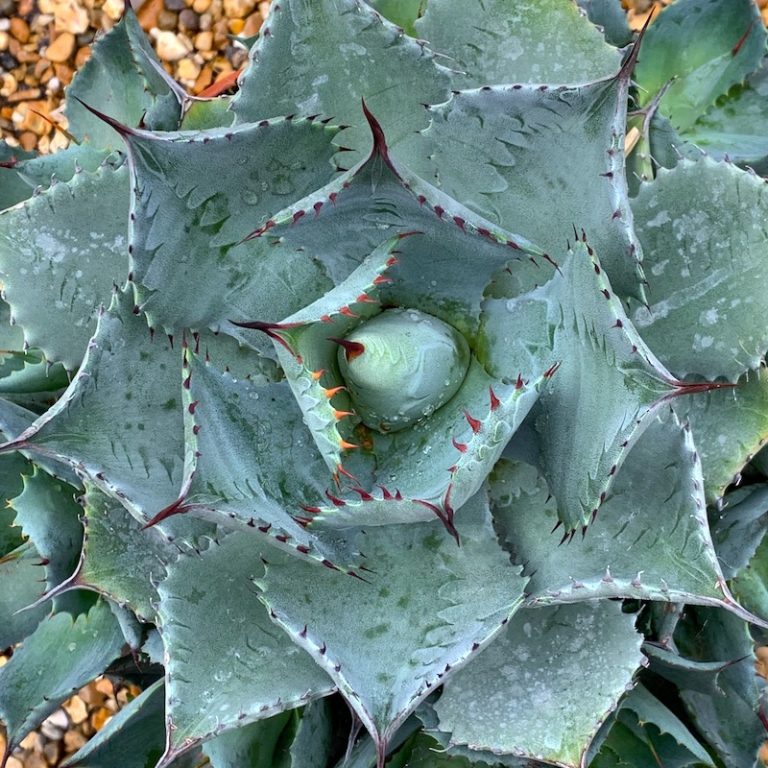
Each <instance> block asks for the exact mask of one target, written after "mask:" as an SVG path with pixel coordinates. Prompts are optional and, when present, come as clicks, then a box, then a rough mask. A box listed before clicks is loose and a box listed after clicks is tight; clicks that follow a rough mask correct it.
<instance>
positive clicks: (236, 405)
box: [169, 352, 360, 567]
mask: <svg viewBox="0 0 768 768" xmlns="http://www.w3.org/2000/svg"><path fill="white" fill-rule="evenodd" d="M185 366H186V367H185V375H186V378H185V382H184V398H185V402H186V403H187V409H186V416H185V418H186V431H187V441H186V449H187V459H186V465H185V471H184V482H183V486H182V492H181V495H180V497H179V502H178V503H177V504H175V505H173V506H172V507H171V508H170V510H169V511H176V512H188V513H189V514H190V515H195V516H198V517H202V518H205V519H206V520H209V521H211V522H213V523H217V524H219V525H221V526H222V527H224V528H235V529H239V530H240V531H242V532H244V533H245V534H246V535H248V536H250V537H253V546H255V547H257V548H258V546H260V544H259V539H261V540H262V542H264V541H269V542H270V543H271V544H274V545H276V546H278V547H281V548H285V549H287V550H289V551H290V552H292V553H293V554H300V555H302V556H306V557H310V558H312V559H314V560H317V561H319V562H322V563H324V564H325V565H328V566H329V567H331V566H336V567H341V566H347V567H349V566H351V565H352V564H353V563H356V562H357V561H358V560H359V558H360V556H359V554H358V553H357V552H356V550H353V549H352V546H351V545H350V543H349V542H350V541H351V542H354V540H355V536H354V535H352V536H351V537H346V536H344V535H329V536H327V537H323V536H315V535H312V534H310V533H308V532H307V531H305V530H304V528H303V527H302V526H301V525H299V523H298V522H296V520H295V519H294V516H297V515H303V514H304V512H303V510H302V507H303V505H306V504H307V503H308V502H309V501H310V500H312V499H314V498H317V497H318V496H319V495H320V494H321V493H322V490H323V489H324V488H325V487H326V486H327V485H328V484H329V483H330V482H331V475H330V472H329V471H328V469H327V467H326V466H325V463H324V462H323V460H322V458H321V456H320V454H319V453H318V452H317V450H316V449H315V446H314V444H313V443H312V439H311V436H310V434H309V432H308V430H307V427H306V425H305V424H304V422H303V421H302V418H301V411H300V410H299V408H298V406H297V404H296V401H295V399H294V398H293V395H292V394H291V392H290V388H289V387H288V384H287V383H286V382H285V381H282V382H277V383H266V384H258V383H256V382H253V381H249V380H245V379H244V380H240V379H235V378H234V377H232V376H230V375H229V374H226V373H221V372H219V371H218V370H216V368H215V367H214V366H213V365H210V364H208V363H205V362H203V361H202V360H200V358H199V357H198V356H197V355H193V354H191V353H190V352H188V353H187V355H186V357H185ZM288 455H290V456H292V461H291V462H290V463H286V462H285V461H284V457H285V456H288ZM175 519H178V518H175Z"/></svg>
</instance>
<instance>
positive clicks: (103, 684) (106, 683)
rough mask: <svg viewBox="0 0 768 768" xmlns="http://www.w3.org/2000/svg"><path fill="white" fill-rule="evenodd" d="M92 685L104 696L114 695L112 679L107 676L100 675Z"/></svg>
mask: <svg viewBox="0 0 768 768" xmlns="http://www.w3.org/2000/svg"><path fill="white" fill-rule="evenodd" d="M93 687H94V688H95V689H96V690H97V691H98V692H99V693H103V694H104V695H105V696H114V695H115V686H114V685H112V681H111V680H110V679H109V678H108V677H102V678H101V679H100V680H97V681H96V682H95V683H94V684H93Z"/></svg>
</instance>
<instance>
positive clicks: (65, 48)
mask: <svg viewBox="0 0 768 768" xmlns="http://www.w3.org/2000/svg"><path fill="white" fill-rule="evenodd" d="M74 50H75V36H74V35H73V34H72V33H71V32H62V33H61V34H60V35H59V36H58V37H57V38H56V39H55V40H54V41H53V42H52V43H51V44H50V45H49V46H48V47H47V48H46V49H45V53H44V54H43V55H44V56H45V58H46V59H48V61H55V62H63V61H67V60H68V59H69V57H70V56H71V55H72V52H73V51H74Z"/></svg>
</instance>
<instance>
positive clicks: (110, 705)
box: [104, 697, 120, 712]
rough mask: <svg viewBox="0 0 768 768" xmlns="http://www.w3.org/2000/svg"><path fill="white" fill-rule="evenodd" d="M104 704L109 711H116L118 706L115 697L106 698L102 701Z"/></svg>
mask: <svg viewBox="0 0 768 768" xmlns="http://www.w3.org/2000/svg"><path fill="white" fill-rule="evenodd" d="M104 706H105V707H106V708H107V709H108V710H109V711H110V712H117V710H118V709H119V708H120V706H119V704H118V703H117V697H115V698H114V699H107V700H106V701H105V702H104Z"/></svg>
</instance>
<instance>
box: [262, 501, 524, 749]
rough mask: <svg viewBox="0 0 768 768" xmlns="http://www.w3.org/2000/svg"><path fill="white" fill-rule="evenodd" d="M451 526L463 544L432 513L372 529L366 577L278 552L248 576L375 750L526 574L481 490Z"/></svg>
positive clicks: (480, 636) (473, 642)
mask: <svg viewBox="0 0 768 768" xmlns="http://www.w3.org/2000/svg"><path fill="white" fill-rule="evenodd" d="M456 528H457V530H458V532H459V535H460V536H461V547H457V546H456V542H455V541H453V539H451V538H450V537H449V536H448V535H447V534H446V532H445V531H444V530H443V528H442V526H441V524H440V522H438V521H435V522H433V523H414V524H411V525H398V526H383V527H378V528H371V529H369V530H368V531H367V535H366V553H365V554H366V556H367V562H368V563H370V564H371V567H372V568H373V569H374V570H375V573H370V574H369V573H366V581H362V580H359V579H353V578H350V577H349V576H346V575H344V574H340V573H337V572H333V571H330V570H328V569H321V568H318V567H317V566H313V565H310V564H309V563H304V562H299V561H296V560H295V559H291V560H290V561H289V560H287V559H286V557H285V556H282V557H280V556H278V555H277V553H276V555H275V556H273V555H271V554H269V555H267V559H268V564H267V566H266V574H265V576H264V577H263V578H261V579H257V582H256V583H257V584H258V585H259V586H260V587H261V588H262V589H263V594H261V595H260V598H261V599H262V600H263V602H264V604H265V605H266V606H267V607H268V609H269V611H270V616H271V617H272V618H273V620H274V621H276V622H277V623H278V624H279V625H280V626H282V627H283V628H284V629H285V630H286V632H288V633H289V634H290V636H291V638H292V639H293V641H294V642H296V643H298V644H299V645H301V646H302V647H303V648H305V649H306V650H307V651H309V653H310V654H311V655H312V657H313V658H314V659H315V660H316V661H317V662H318V663H319V664H320V665H321V666H322V667H323V668H324V669H325V670H326V671H327V672H328V674H329V675H330V676H331V677H332V678H333V679H334V680H335V681H336V683H337V684H338V686H339V689H340V691H341V692H342V694H343V695H344V697H345V698H346V699H347V701H348V703H349V704H350V706H351V707H352V708H353V709H354V711H355V712H356V713H357V715H358V717H359V718H360V719H361V720H362V722H363V724H364V725H365V727H366V728H367V729H368V730H369V732H370V733H371V735H372V736H373V737H374V740H375V741H376V743H377V751H378V754H379V758H380V760H381V759H382V757H383V755H384V754H385V753H386V745H387V742H388V741H389V739H390V738H391V737H392V736H393V734H394V733H395V731H396V730H397V728H398V727H399V725H400V724H401V723H403V722H404V721H405V719H406V718H407V716H408V715H409V714H410V713H411V712H412V711H413V709H414V708H415V707H416V706H417V705H418V703H419V702H420V701H421V700H423V699H424V698H425V697H426V696H427V695H428V694H429V692H430V691H431V690H433V689H434V688H435V687H436V686H438V685H440V683H441V682H442V681H443V680H444V679H447V677H448V676H449V675H450V674H451V672H452V670H455V669H457V668H458V667H460V666H462V665H463V664H465V663H467V662H468V661H469V660H470V659H472V658H474V656H475V652H476V651H477V650H479V649H480V648H481V647H483V646H484V645H485V644H487V643H488V642H489V641H490V640H491V639H492V638H493V637H495V636H496V634H498V632H499V630H500V629H501V627H503V626H504V624H506V623H507V621H508V619H509V616H510V615H511V614H512V613H513V612H514V611H515V609H516V608H517V606H518V605H519V603H520V600H521V598H522V591H523V586H524V580H523V579H521V577H520V576H519V573H518V569H516V568H514V567H512V566H511V565H510V563H509V561H508V558H507V557H505V556H504V553H503V552H502V550H501V549H500V548H499V547H498V546H497V545H496V544H495V536H494V534H493V530H492V528H491V525H490V515H489V513H488V505H487V499H486V494H485V491H481V492H480V493H478V494H477V495H476V496H475V497H474V498H473V499H472V500H470V501H469V502H467V504H466V505H465V506H464V507H463V509H462V514H461V515H460V516H459V517H458V518H457V520H456ZM350 605H355V606H356V608H355V610H354V611H353V612H350V610H349V606H350ZM393 616H394V617H396V621H393V620H392V617H393Z"/></svg>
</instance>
